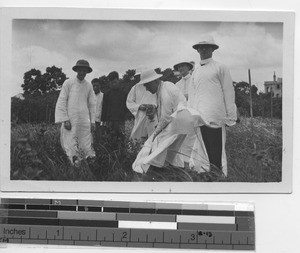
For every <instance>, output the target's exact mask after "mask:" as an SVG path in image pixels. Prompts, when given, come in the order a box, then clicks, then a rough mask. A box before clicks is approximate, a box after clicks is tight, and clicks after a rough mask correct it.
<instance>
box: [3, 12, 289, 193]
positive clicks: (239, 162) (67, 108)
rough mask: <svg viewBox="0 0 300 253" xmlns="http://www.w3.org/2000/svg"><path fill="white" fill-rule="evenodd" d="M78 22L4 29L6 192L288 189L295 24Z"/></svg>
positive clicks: (225, 16)
mask: <svg viewBox="0 0 300 253" xmlns="http://www.w3.org/2000/svg"><path fill="white" fill-rule="evenodd" d="M80 11H81V15H77V14H78V12H79V10H74V9H70V10H69V11H67V12H66V10H61V9H57V11H53V10H52V11H50V10H41V11H37V10H36V9H33V10H32V11H31V10H30V9H29V10H28V9H26V8H25V9H24V10H21V11H20V9H19V11H14V10H13V9H11V10H10V11H8V14H7V15H6V16H5V15H4V17H3V18H2V19H3V20H4V21H5V22H4V23H3V25H2V27H4V26H5V25H8V27H6V28H5V31H6V33H5V34H6V36H7V37H8V41H7V40H5V42H3V43H2V47H1V55H2V54H4V55H6V56H7V66H2V71H3V73H5V74H4V75H3V79H2V82H1V86H2V87H1V90H2V91H5V99H3V100H2V102H1V104H2V105H1V114H2V115H4V119H5V124H3V126H2V128H3V129H2V132H3V133H7V134H6V135H5V140H6V141H5V143H4V147H5V152H2V154H1V157H2V158H4V160H5V162H4V164H5V166H3V167H1V175H2V176H1V185H2V188H3V190H4V191H5V190H32V191H35V190H37V191H47V190H50V191H74V189H75V190H78V191H97V192H107V191H112V192H197V193H199V192H223V191H225V192H257V191H263V192H264V191H265V192H290V191H291V180H292V175H291V170H292V167H291V166H292V160H291V159H292V155H291V153H292V139H293V136H292V125H291V124H290V123H289V122H292V113H293V108H292V105H293V97H292V94H293V85H294V84H293V76H292V75H293V57H292V55H293V39H292V38H293V34H294V27H293V15H291V13H284V12H277V13H272V12H269V13H264V12H262V13H259V12H256V13H251V12H246V13H243V12H242V11H241V12H226V11H224V12H222V11H220V12H217V11H215V12H205V11H185V12H186V13H185V14H188V15H182V13H183V12H178V11H137V10H135V11H134V10H131V11H126V10H118V11H117V10H114V11H112V10H110V11H103V10H102V11H101V10H93V11H91V10H85V9H81V10H80ZM2 33H3V32H2ZM2 40H3V39H2ZM3 81H4V82H3ZM7 81H8V82H9V85H6V86H5V87H3V86H4V83H7ZM3 97H4V96H3ZM4 108H5V110H4ZM9 108H10V109H9ZM4 160H3V159H1V161H4ZM29 182H30V184H29Z"/></svg>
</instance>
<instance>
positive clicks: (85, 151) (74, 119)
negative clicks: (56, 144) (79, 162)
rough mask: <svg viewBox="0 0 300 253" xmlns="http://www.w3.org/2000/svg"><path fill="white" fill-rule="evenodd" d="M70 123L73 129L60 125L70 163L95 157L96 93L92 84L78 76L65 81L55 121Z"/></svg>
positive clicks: (57, 104)
mask: <svg viewBox="0 0 300 253" xmlns="http://www.w3.org/2000/svg"><path fill="white" fill-rule="evenodd" d="M66 120H70V122H71V126H72V128H71V130H66V129H65V128H64V124H62V126H61V132H60V134H61V135H60V140H61V145H62V147H63V149H64V150H65V152H66V154H67V156H68V157H69V158H70V160H71V162H72V160H73V156H77V157H78V158H79V159H82V158H86V157H88V156H95V152H94V150H93V148H92V134H91V123H94V122H95V95H94V91H93V86H92V85H91V84H90V83H89V82H87V81H86V80H85V79H84V80H83V81H80V80H79V79H78V78H77V77H75V78H73V79H68V80H66V81H65V82H64V84H63V86H62V89H61V92H60V94H59V97H58V100H57V103H56V108H55V123H62V122H64V121H66Z"/></svg>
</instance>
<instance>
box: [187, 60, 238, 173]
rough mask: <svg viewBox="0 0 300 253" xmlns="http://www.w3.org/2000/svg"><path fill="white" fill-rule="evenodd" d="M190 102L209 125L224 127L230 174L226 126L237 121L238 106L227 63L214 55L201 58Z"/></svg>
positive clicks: (224, 170)
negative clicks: (218, 60) (214, 57)
mask: <svg viewBox="0 0 300 253" xmlns="http://www.w3.org/2000/svg"><path fill="white" fill-rule="evenodd" d="M188 106H189V107H191V108H194V109H195V110H197V111H198V113H199V115H201V117H202V118H203V121H204V122H205V125H207V126H209V127H211V128H222V170H223V173H224V175H225V176H227V159H226V152H225V141H226V129H225V126H226V125H227V126H233V125H234V124H235V122H236V119H237V109H236V105H235V93H234V87H233V83H232V79H231V75H230V72H229V70H228V69H227V67H226V66H224V65H223V64H220V63H218V62H216V61H214V60H213V59H212V58H209V59H205V60H202V61H201V65H200V64H199V66H198V67H197V68H196V69H195V70H194V72H193V75H192V77H191V82H190V86H189V99H188ZM198 126H201V124H199V125H198ZM198 131H200V130H198ZM197 144H198V147H200V146H199V143H196V145H197Z"/></svg>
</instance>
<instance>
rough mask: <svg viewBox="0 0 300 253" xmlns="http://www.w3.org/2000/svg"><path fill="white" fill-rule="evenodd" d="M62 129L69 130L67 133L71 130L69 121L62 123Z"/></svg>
mask: <svg viewBox="0 0 300 253" xmlns="http://www.w3.org/2000/svg"><path fill="white" fill-rule="evenodd" d="M64 128H65V129H66V130H69V131H70V130H71V129H72V125H71V122H70V120H66V121H65V122H64Z"/></svg>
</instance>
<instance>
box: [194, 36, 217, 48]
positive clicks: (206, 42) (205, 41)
mask: <svg viewBox="0 0 300 253" xmlns="http://www.w3.org/2000/svg"><path fill="white" fill-rule="evenodd" d="M202 45H211V46H213V48H214V50H216V49H218V48H219V46H218V45H217V44H216V43H215V40H214V38H213V37H212V36H206V37H203V38H202V39H201V40H200V42H198V43H197V44H195V45H193V48H194V49H196V50H197V48H198V47H199V46H202Z"/></svg>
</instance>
